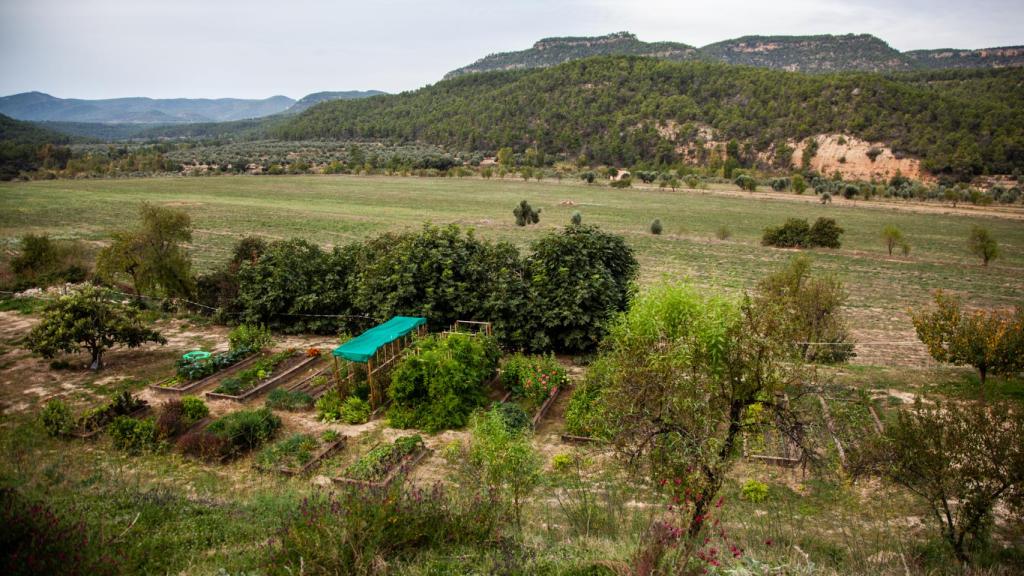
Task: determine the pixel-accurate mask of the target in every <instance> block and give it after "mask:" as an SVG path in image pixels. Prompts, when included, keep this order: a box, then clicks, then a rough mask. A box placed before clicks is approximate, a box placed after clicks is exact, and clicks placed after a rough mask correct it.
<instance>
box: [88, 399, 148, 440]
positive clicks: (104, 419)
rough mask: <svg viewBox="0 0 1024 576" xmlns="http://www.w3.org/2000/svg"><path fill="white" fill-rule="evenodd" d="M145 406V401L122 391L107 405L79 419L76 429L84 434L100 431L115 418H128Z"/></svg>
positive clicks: (94, 409) (90, 411)
mask: <svg viewBox="0 0 1024 576" xmlns="http://www.w3.org/2000/svg"><path fill="white" fill-rule="evenodd" d="M145 406H146V402H145V401H144V400H141V399H139V398H136V397H135V396H132V393H131V392H129V391H127V390H122V391H121V392H118V393H117V394H116V395H115V396H114V398H113V399H112V400H111V401H110V402H108V403H107V404H104V405H103V406H98V407H96V408H93V409H92V410H89V411H88V412H86V413H85V414H84V415H82V416H81V417H79V418H78V420H77V421H76V422H75V428H77V429H79V430H81V431H83V432H91V431H93V430H98V429H100V428H103V427H104V426H106V425H107V424H109V423H110V422H111V421H113V420H114V418H117V417H118V416H127V415H129V414H131V413H133V412H135V411H136V410H139V409H141V408H143V407H145Z"/></svg>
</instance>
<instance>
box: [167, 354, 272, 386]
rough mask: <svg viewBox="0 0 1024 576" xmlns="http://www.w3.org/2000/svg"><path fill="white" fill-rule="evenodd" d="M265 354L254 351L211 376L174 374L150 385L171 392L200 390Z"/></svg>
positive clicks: (250, 364)
mask: <svg viewBox="0 0 1024 576" xmlns="http://www.w3.org/2000/svg"><path fill="white" fill-rule="evenodd" d="M262 357H263V355H261V354H259V353H252V354H250V355H249V356H246V357H245V358H244V359H242V360H240V361H238V362H236V363H234V364H232V365H231V366H228V367H226V368H224V369H222V370H219V371H217V372H214V373H213V374H210V375H209V376H206V377H203V378H200V379H198V380H182V378H181V377H180V376H172V377H170V378H167V379H165V380H161V381H160V382H157V383H155V384H150V385H149V387H150V389H152V390H155V391H157V392H164V393H170V394H186V393H189V392H198V391H199V390H202V389H203V388H206V387H207V386H210V385H212V384H215V383H217V382H219V381H221V380H222V379H224V378H228V377H230V376H233V375H234V374H237V373H238V372H240V371H242V370H245V369H246V368H248V367H249V366H252V365H253V364H254V363H256V362H257V361H258V360H259V359H260V358H262Z"/></svg>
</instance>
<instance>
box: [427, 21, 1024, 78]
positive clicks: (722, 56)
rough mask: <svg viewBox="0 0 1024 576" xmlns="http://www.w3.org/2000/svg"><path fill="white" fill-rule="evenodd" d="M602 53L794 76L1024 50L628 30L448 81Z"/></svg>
mask: <svg viewBox="0 0 1024 576" xmlns="http://www.w3.org/2000/svg"><path fill="white" fill-rule="evenodd" d="M604 55H622V56H648V57H653V58H661V59H663V60H672V61H689V60H706V61H712V62H725V63H727V64H743V65H747V66H757V67H760V68H773V69H777V70H789V71H793V72H795V71H800V72H842V71H861V72H899V71H906V70H940V69H951V68H1005V67H1010V66H1024V46H1009V47H1004V48H987V49H979V50H957V49H944V50H917V51H913V52H906V53H901V52H899V51H898V50H895V49H894V48H892V47H890V46H889V45H888V44H887V43H886V42H885V41H883V40H881V39H879V38H877V37H875V36H872V35H870V34H843V35H832V34H823V35H818V36H744V37H742V38H734V39H730V40H723V41H721V42H716V43H714V44H709V45H707V46H704V47H702V48H694V47H693V46H689V45H687V44H680V43H676V42H644V41H642V40H639V39H637V37H636V36H635V35H633V34H630V33H629V32H618V33H616V34H609V35H606V36H593V37H569V38H546V39H544V40H541V41H539V42H537V43H536V44H534V45H533V47H531V48H529V49H526V50H520V51H517V52H502V53H498V54H490V55H488V56H486V57H484V58H481V59H480V60H477V61H476V62H474V63H473V64H470V65H469V66H464V67H462V68H458V69H456V70H453V71H451V72H449V73H448V74H447V75H445V78H454V77H456V76H460V75H463V74H469V73H473V72H491V71H496V70H518V69H523V68H542V67H546V66H555V65H558V64H562V63H565V62H568V61H570V60H579V59H582V58H590V57H593V56H604Z"/></svg>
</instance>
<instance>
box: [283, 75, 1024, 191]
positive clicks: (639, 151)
mask: <svg viewBox="0 0 1024 576" xmlns="http://www.w3.org/2000/svg"><path fill="white" fill-rule="evenodd" d="M270 133H271V134H272V135H275V136H277V137H282V138H289V139H310V138H342V139H343V138H381V139H391V140H398V141H423V142H428V143H431V144H438V145H443V146H449V147H452V148H456V149H461V150H485V151H493V150H496V149H497V148H500V147H504V146H511V147H513V148H515V149H518V150H523V149H525V148H527V147H537V148H539V149H541V150H542V151H544V152H546V153H549V154H563V155H567V156H569V157H575V155H577V154H584V155H586V157H587V158H588V159H589V160H591V161H593V162H599V163H609V164H620V165H621V164H626V165H631V164H634V163H636V162H638V161H642V160H652V161H672V160H676V159H679V157H680V156H681V155H683V156H685V158H684V159H688V160H701V159H702V158H701V155H702V154H703V153H702V152H701V149H702V148H703V147H704V146H705V145H706V144H710V143H714V142H717V143H723V142H725V141H727V140H729V139H737V140H739V141H741V142H742V143H743V144H744V148H746V150H745V152H744V154H745V156H746V157H747V158H748V159H753V158H755V157H764V156H768V157H772V156H775V159H776V161H777V162H778V163H779V164H785V163H786V161H785V158H784V156H785V154H784V149H782V148H781V146H780V145H781V144H782V143H785V142H787V141H789V142H791V141H794V140H801V139H804V138H807V137H810V136H816V135H819V134H833V133H843V134H851V135H855V136H857V137H859V138H861V139H863V140H865V141H870V142H885V143H886V144H888V145H890V146H891V147H892V148H893V149H894V151H895V153H897V154H910V155H915V156H918V157H920V158H921V159H922V160H923V163H922V164H923V167H924V168H925V169H926V170H930V171H933V172H938V173H951V174H956V175H958V176H961V177H968V176H970V175H973V174H978V173H981V172H983V171H988V172H1001V173H1008V172H1010V171H1012V170H1013V169H1014V168H1022V167H1024V69H1019V68H1014V69H1004V70H972V71H945V72H932V73H912V74H901V75H881V74H869V73H846V74H799V73H790V72H781V71H774V70H763V69H757V68H748V67H742V66H729V65H725V64H714V63H704V62H683V63H676V62H666V61H659V60H653V59H649V58H633V57H597V58H591V59H587V60H577V61H572V62H569V63H566V64H562V65H560V66H556V67H553V68H543V69H537V70H523V71H510V72H492V73H487V74H468V75H464V76H459V77H457V78H454V79H451V80H445V81H442V82H439V83H437V84H434V85H432V86H428V87H425V88H422V89H420V90H416V91H414V92H407V93H403V94H398V95H394V96H387V97H382V98H372V99H368V100H350V101H336V102H329V103H325V104H322V105H320V106H317V107H315V108H312V109H310V110H308V111H306V112H305V113H303V114H300V115H299V116H297V117H295V118H292V119H290V120H287V121H285V122H282V123H280V124H278V125H277V126H275V127H274V128H273V129H271V130H270ZM709 141H713V142H709Z"/></svg>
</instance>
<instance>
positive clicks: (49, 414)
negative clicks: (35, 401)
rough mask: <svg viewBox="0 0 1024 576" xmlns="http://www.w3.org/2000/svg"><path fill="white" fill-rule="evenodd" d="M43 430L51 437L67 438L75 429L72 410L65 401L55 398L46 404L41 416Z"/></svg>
mask: <svg viewBox="0 0 1024 576" xmlns="http://www.w3.org/2000/svg"><path fill="white" fill-rule="evenodd" d="M39 417H40V419H41V420H42V422H43V428H44V429H46V433H47V434H49V435H50V436H54V437H59V436H66V435H67V434H68V433H70V432H71V430H72V429H73V428H74V418H73V417H72V415H71V408H70V407H68V405H67V403H66V402H64V401H63V400H60V399H57V398H54V399H53V400H50V401H49V402H47V403H46V406H44V407H43V411H42V413H41V414H40V415H39Z"/></svg>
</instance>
